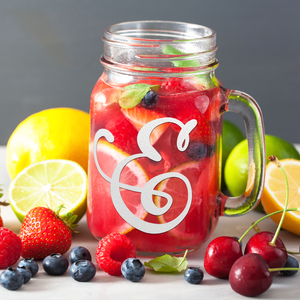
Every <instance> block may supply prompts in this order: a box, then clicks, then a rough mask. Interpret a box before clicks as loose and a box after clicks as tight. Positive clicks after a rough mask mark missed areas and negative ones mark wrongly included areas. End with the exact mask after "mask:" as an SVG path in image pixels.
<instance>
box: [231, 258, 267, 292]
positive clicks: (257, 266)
mask: <svg viewBox="0 0 300 300" xmlns="http://www.w3.org/2000/svg"><path fill="white" fill-rule="evenodd" d="M268 268H269V266H268V264H267V263H266V261H265V260H264V259H263V257H262V256H261V255H259V254H256V253H248V254H246V255H244V256H242V257H240V258H239V259H238V260H237V261H236V262H235V263H234V264H233V266H232V268H231V270H230V274H229V283H230V285H231V288H232V289H233V290H234V291H235V292H237V293H238V294H241V295H243V296H247V297H255V296H258V295H260V294H262V293H263V292H265V291H266V290H267V289H268V288H269V287H270V286H271V284H272V281H273V280H272V276H271V274H270V272H269V270H268Z"/></svg>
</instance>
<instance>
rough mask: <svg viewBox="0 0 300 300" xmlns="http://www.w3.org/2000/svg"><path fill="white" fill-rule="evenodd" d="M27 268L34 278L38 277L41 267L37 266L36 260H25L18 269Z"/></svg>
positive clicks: (19, 264)
mask: <svg viewBox="0 0 300 300" xmlns="http://www.w3.org/2000/svg"><path fill="white" fill-rule="evenodd" d="M22 266H24V267H26V268H28V269H29V270H30V272H31V274H32V277H34V276H35V275H36V273H37V272H38V270H39V265H38V264H37V262H36V261H35V260H34V258H28V257H27V258H25V259H23V260H21V261H20V262H19V263H18V267H22Z"/></svg>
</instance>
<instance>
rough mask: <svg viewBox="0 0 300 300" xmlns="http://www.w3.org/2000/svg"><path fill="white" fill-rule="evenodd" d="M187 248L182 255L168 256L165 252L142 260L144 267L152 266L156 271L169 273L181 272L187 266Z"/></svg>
mask: <svg viewBox="0 0 300 300" xmlns="http://www.w3.org/2000/svg"><path fill="white" fill-rule="evenodd" d="M187 252H188V251H187V250H186V251H185V253H184V256H183V257H175V256H170V255H169V254H165V255H163V256H160V257H156V258H155V259H152V260H150V261H148V262H144V265H145V266H146V267H149V268H152V269H153V270H154V271H156V272H162V273H170V272H181V271H183V270H185V269H186V268H187V266H188V262H187V260H186V255H187Z"/></svg>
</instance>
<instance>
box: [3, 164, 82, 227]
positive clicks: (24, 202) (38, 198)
mask: <svg viewBox="0 0 300 300" xmlns="http://www.w3.org/2000/svg"><path fill="white" fill-rule="evenodd" d="M86 196H87V174H86V172H85V170H84V169H83V168H82V167H81V166H80V165H79V164H77V163H76V162H73V161H70V160H64V159H51V160H44V161H41V162H38V163H35V164H32V165H30V166H28V167H27V168H25V169H24V170H23V171H21V172H20V173H19V174H18V175H17V176H16V177H15V178H14V179H13V180H12V181H11V183H10V186H9V190H8V197H9V202H10V205H11V207H12V209H13V211H14V212H15V214H16V216H17V217H18V219H19V220H20V221H21V222H23V219H24V217H25V215H26V214H27V212H28V211H29V210H30V209H32V208H34V207H37V206H43V207H49V208H50V209H52V210H54V211H56V210H57V208H58V207H59V206H60V205H62V204H63V205H64V208H63V209H62V210H61V213H60V215H61V216H62V217H63V216H65V215H66V214H67V213H69V212H72V213H73V214H74V215H77V219H76V221H75V222H76V223H78V221H79V220H80V219H81V218H82V216H83V215H84V213H85V211H86Z"/></svg>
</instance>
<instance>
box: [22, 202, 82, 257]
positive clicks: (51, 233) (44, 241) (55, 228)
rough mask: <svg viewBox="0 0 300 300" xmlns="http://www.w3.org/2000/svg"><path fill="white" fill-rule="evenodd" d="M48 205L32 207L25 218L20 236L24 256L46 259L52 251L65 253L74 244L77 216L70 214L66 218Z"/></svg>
mask: <svg viewBox="0 0 300 300" xmlns="http://www.w3.org/2000/svg"><path fill="white" fill-rule="evenodd" d="M62 208H63V205H61V206H60V207H59V208H58V210H57V212H54V211H53V210H51V209H49V208H46V207H35V208H33V209H31V210H30V211H29V212H28V213H27V215H26V216H25V218H24V221H23V224H22V227H21V231H20V234H19V237H20V238H21V241H22V245H23V248H22V253H21V256H22V257H32V258H34V259H36V260H37V259H44V258H45V257H46V256H48V255H50V254H52V253H60V254H64V253H65V252H67V251H68V250H69V248H70V247H71V244H72V231H73V230H72V229H73V228H74V227H76V225H74V224H72V223H73V222H74V221H75V219H76V216H72V215H71V214H68V215H67V217H66V219H62V218H61V217H59V212H60V210H61V209H62Z"/></svg>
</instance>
